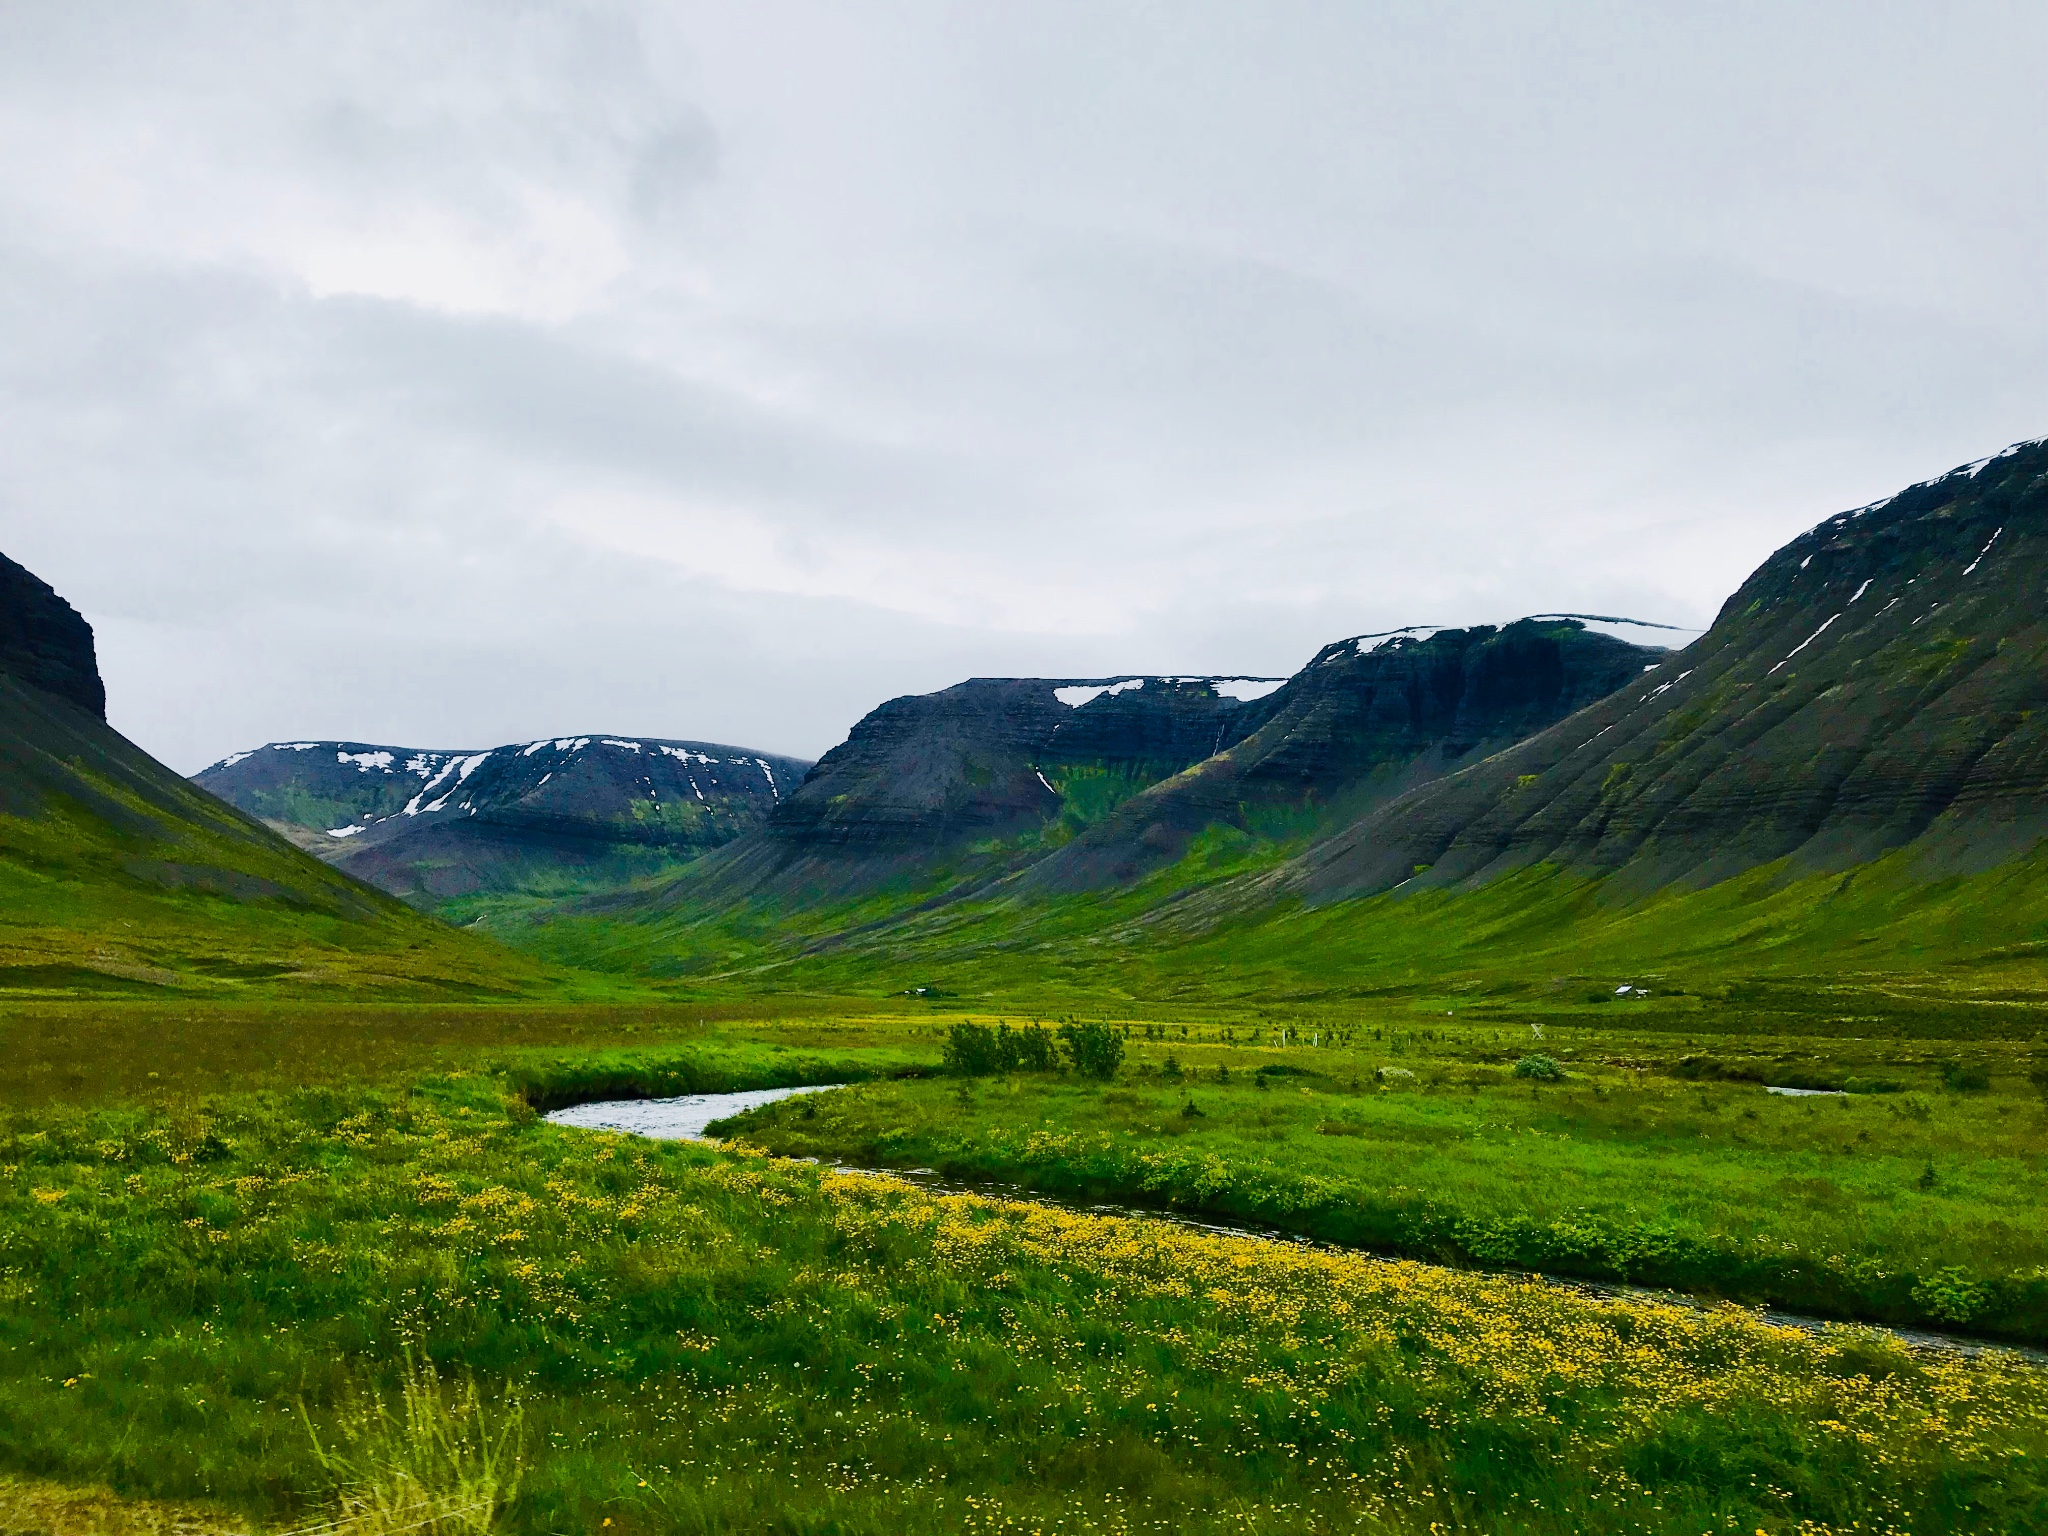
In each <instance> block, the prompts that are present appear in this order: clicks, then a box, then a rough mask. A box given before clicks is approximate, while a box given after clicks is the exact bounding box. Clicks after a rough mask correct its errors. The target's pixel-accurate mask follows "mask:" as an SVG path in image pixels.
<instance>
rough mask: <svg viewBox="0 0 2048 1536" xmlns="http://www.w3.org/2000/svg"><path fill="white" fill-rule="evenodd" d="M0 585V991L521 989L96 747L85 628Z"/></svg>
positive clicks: (499, 958) (393, 906) (212, 804)
mask: <svg viewBox="0 0 2048 1536" xmlns="http://www.w3.org/2000/svg"><path fill="white" fill-rule="evenodd" d="M0 575H4V577H5V580H4V583H0V987H10V988H24V987H25V988H33V989H56V990H78V989H86V990H94V991H104V990H116V991H119V990H134V989H141V990H150V989H153V988H156V987H161V986H201V987H204V986H208V985H217V984H222V983H228V982H236V981H255V980H282V979H290V978H295V979H299V980H307V981H320V982H327V983H350V984H368V985H375V986H378V987H381V988H384V989H386V990H389V989H392V988H397V989H400V990H402V991H414V992H418V991H431V992H439V993H447V992H450V991H456V992H465V993H466V992H474V991H477V990H479V989H485V990H505V989H508V988H517V987H521V986H525V985H528V984H531V983H533V982H534V981H536V980H537V979H538V974H539V973H538V972H537V970H536V969H535V968H534V967H533V966H532V964H531V963H530V962H528V961H525V960H523V959H521V958H520V957H517V956H514V955H511V954H508V953H506V952H504V951H501V950H499V949H498V948H497V947H496V946H494V945H491V944H489V943H487V942H485V941H483V940H480V939H477V938H473V937H470V936H468V935H463V934H458V933H454V932H452V931H451V930H449V929H447V928H445V927H443V926H442V925H440V924H438V923H434V922H431V921H429V920H428V919H425V918H422V917H420V916H419V915H418V914H417V913H414V912H413V911H411V910H410V909H409V908H407V907H405V906H403V905H402V904H400V903H398V902H396V901H393V900H392V899H391V898H389V897H387V896H385V895H383V894H382V893H381V892H378V891H375V890H372V889H371V888H370V887H368V886H366V885H363V884H361V883H359V882H357V881H355V880H352V879H350V878H348V877H347V876H346V875H343V874H341V873H339V872H338V871H335V870H332V869H329V868H328V867H327V866H325V865H324V864H321V863H320V862H318V861H317V860H314V859H310V858H308V857H307V856H306V855H305V854H303V853H301V852H299V851H298V850H297V849H295V848H293V847H292V846H291V845H290V844H288V843H286V842H285V841H283V840H282V839H281V838H278V837H277V836H275V835H274V834H272V833H270V832H268V831H266V830H265V829H263V828H262V827H260V826H258V825H257V824H256V823H254V822H252V821H250V820H249V819H248V818H247V817H245V816H243V815H242V814H241V813H240V812H238V811H235V810H233V809H232V808H230V807H228V806H226V805H223V804H222V803H221V802H220V801H218V800H216V799H214V798H213V797H212V796H211V795H208V794H206V793H204V792H203V791H201V790H199V789H196V788H194V787H193V786H192V785H191V784H189V783H187V782H186V781H185V780H184V779H182V778H180V777H179V776H178V775H177V774H176V773H174V772H172V771H171V770H170V769H169V768H166V767H165V766H164V765H163V764H161V763H159V762H157V761H156V760H155V759H153V758H151V757H150V756H149V755H148V754H147V753H145V752H143V751H141V750H140V749H139V748H137V747H136V746H134V745H133V744H132V743H130V742H129V741H127V740H126V739H124V738H123V737H121V736H120V735H118V734H117V733H115V732H114V731H112V730H110V729H109V728H108V727H107V725H106V724H105V722H104V721H103V720H102V719H101V718H100V709H101V707H102V705H103V700H104V698H105V694H104V691H103V689H102V687H101V683H100V678H99V670H98V667H97V665H96V664H95V661H94V657H93V647H92V631H91V629H90V627H89V626H88V625H87V624H86V622H85V620H84V619H83V618H81V617H79V615H78V614H77V613H75V612H74V611H72V609H71V608H70V606H69V605H68V604H66V603H64V602H63V600H62V599H61V598H58V597H57V596H56V594H55V593H53V592H51V591H50V589H49V588H48V587H47V586H44V585H43V584H42V583H41V582H39V581H36V580H35V579H34V578H33V577H29V576H28V575H27V573H26V572H23V571H21V569H20V567H19V566H13V565H11V563H10V565H9V566H8V567H7V569H6V570H5V572H4V573H0Z"/></svg>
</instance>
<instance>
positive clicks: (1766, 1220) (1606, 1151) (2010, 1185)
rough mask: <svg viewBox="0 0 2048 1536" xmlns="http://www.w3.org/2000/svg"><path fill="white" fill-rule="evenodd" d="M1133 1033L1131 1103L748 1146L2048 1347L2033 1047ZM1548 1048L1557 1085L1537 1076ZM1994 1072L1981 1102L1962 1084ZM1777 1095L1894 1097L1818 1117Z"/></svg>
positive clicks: (799, 1125)
mask: <svg viewBox="0 0 2048 1536" xmlns="http://www.w3.org/2000/svg"><path fill="white" fill-rule="evenodd" d="M1137 1034H1138V1039H1137V1041H1135V1042H1134V1050H1135V1052H1136V1055H1135V1057H1134V1060H1133V1062H1132V1063H1131V1064H1130V1065H1129V1066H1127V1068H1126V1070H1125V1072H1124V1074H1123V1078H1122V1080H1121V1081H1120V1082H1118V1083H1116V1084H1114V1085H1109V1086H1104V1085H1100V1084H1094V1083H1089V1082H1086V1081H1083V1080H1080V1079H1077V1078H1075V1077H1072V1076H1071V1075H1066V1076H1048V1075H1045V1074H1018V1075H1015V1076H1013V1077H1008V1078H988V1079H979V1080H974V1081H961V1080H958V1079H955V1080H952V1081H945V1082H938V1081H930V1082H918V1083H891V1084H886V1085H884V1084H874V1085H870V1086H868V1087H864V1088H861V1089H858V1090H849V1091H848V1092H846V1093H841V1094H833V1095H830V1096H829V1097H827V1098H825V1099H823V1100H817V1099H804V1100H801V1101H791V1102H787V1103H783V1104H777V1105H772V1106H769V1107H768V1108H765V1109H763V1110H760V1111H757V1112H755V1113H754V1114H752V1115H749V1116H747V1117H744V1118H743V1119H741V1120H739V1121H736V1122H734V1129H735V1133H736V1134H740V1135H743V1136H745V1137H746V1138H747V1139H748V1140H750V1141H752V1142H756V1143H758V1144H760V1145H762V1146H764V1147H767V1148H769V1149H771V1150H773V1151H776V1152H780V1153H786V1154H789V1155H795V1156H812V1157H827V1158H839V1159H843V1160H846V1161H849V1162H852V1163H855V1164H860V1165H867V1166H894V1167H931V1168H936V1169H938V1170H940V1171H941V1172H943V1173H947V1174H951V1175H955V1176H962V1177H971V1178H980V1179H991V1180H998V1181H1011V1182H1015V1183H1017V1184H1022V1185H1025V1186H1028V1187H1030V1188H1033V1189H1037V1190H1042V1191H1046V1192H1049V1193H1052V1194H1055V1195H1058V1196H1062V1197H1068V1198H1072V1199H1079V1200H1084V1201H1087V1200H1103V1199H1111V1200H1122V1201H1128V1202H1133V1203H1136V1204H1139V1205H1153V1206H1163V1207H1172V1208H1175V1209H1181V1210H1187V1211H1191V1212H1199V1213H1203V1214H1206V1215H1209V1216H1213V1217H1216V1218H1220V1219H1224V1220H1230V1221H1253V1222H1260V1223H1270V1224H1273V1225H1276V1226H1279V1227H1283V1228H1286V1229H1289V1230H1292V1231H1297V1232H1302V1233H1305V1234H1308V1235H1311V1236H1315V1237H1320V1238H1324V1239H1328V1240H1331V1241H1334V1242H1340V1243H1345V1244H1351V1245H1358V1246H1363V1247H1368V1248H1371V1249H1374V1250H1377V1251H1381V1252H1389V1253H1400V1254H1407V1255H1412V1256H1415V1257H1420V1258H1427V1259H1433V1260H1439V1261H1446V1262H1453V1263H1459V1264H1464V1265H1472V1266H1480V1267H1487V1268H1526V1269H1535V1270H1544V1271H1550V1272H1554V1273H1560V1274H1567V1275H1580V1276H1585V1277H1588V1278H1596V1279H1604V1280H1619V1281H1625V1282H1629V1283H1634V1284H1646V1285H1655V1286H1667V1287H1673V1288H1677V1289H1681V1290H1685V1291H1689V1292H1697V1293H1701V1294H1704V1295H1708V1296H1723V1297H1730V1298H1734V1299H1737V1300H1740V1301H1743V1302H1747V1303H1770V1304H1773V1305H1777V1306H1782V1307H1787V1308H1791V1309H1794V1310H1800V1311H1806V1312H1811V1313H1817V1314H1820V1315H1823V1316H1830V1317H1839V1318H1860V1319H1865V1320H1871V1321H1882V1322H1888V1323H1895V1324H1909V1325H1919V1326H1930V1327H1936V1328H1942V1327H1947V1328H1956V1327H1961V1328H1965V1329H1968V1330H1974V1331H1979V1332H1983V1333H1989V1334H1993V1335H2001V1336H2005V1337H2010V1338H2015V1339H2024V1340H2029V1341H2034V1342H2048V1173H2044V1154H2048V1102H2044V1099H2043V1094H2044V1092H2048V1087H2044V1086H2043V1085H2044V1084H2048V1057H2038V1056H2036V1055H2035V1054H2034V1053H2033V1049H2032V1048H2031V1047H2018V1048H2016V1047H2014V1046H2012V1045H2009V1044H1999V1043H1986V1042H1974V1043H1965V1044H1957V1043H1953V1042H1940V1041H1925V1040H1920V1041H1899V1040H1875V1041H1873V1040H1859V1041H1837V1040H1826V1039H1816V1038H1814V1037H1811V1036H1808V1037H1802V1038H1793V1039H1785V1038H1771V1037H1758V1036H1745V1037H1741V1038H1737V1039H1722V1040H1718V1041H1708V1042H1705V1043H1706V1044H1709V1045H1711V1046H1712V1047H1713V1049H1714V1050H1715V1052H1716V1054H1715V1055H1714V1056H1713V1057H1711V1058H1709V1057H1705V1056H1703V1055H1702V1053H1701V1052H1700V1050H1699V1048H1698V1046H1697V1045H1695V1044H1692V1043H1689V1042H1687V1041H1686V1040H1685V1039H1684V1038H1683V1037H1680V1038H1677V1039H1674V1038H1673V1037H1672V1036H1671V1035H1669V1034H1665V1033H1658V1034H1648V1035H1645V1034H1636V1033H1632V1032H1629V1031H1626V1030H1624V1029H1622V1028H1619V1027H1616V1028H1609V1029H1603V1030H1594V1029H1590V1028H1584V1027H1581V1028H1576V1029H1568V1030H1561V1029H1558V1028H1555V1027H1553V1028H1552V1029H1551V1030H1549V1032H1548V1037H1547V1038H1546V1039H1545V1040H1544V1041H1543V1042H1541V1043H1540V1045H1539V1044H1537V1043H1535V1042H1533V1041H1532V1037H1531V1035H1530V1033H1529V1031H1528V1030H1526V1029H1523V1030H1520V1031H1517V1032H1513V1033H1510V1032H1508V1031H1506V1030H1503V1029H1501V1028H1499V1027H1496V1026H1493V1025H1489V1024H1463V1025H1461V1024H1458V1023H1456V1022H1455V1021H1441V1022H1439V1023H1438V1024H1436V1025H1433V1026H1431V1027H1430V1028H1428V1029H1427V1030H1421V1029H1417V1028H1415V1027H1414V1025H1413V1024H1412V1023H1406V1022H1405V1021H1398V1020H1397V1021H1396V1022H1395V1023H1394V1024H1392V1025H1391V1027H1389V1026H1386V1025H1381V1026H1374V1027H1364V1026H1358V1025H1353V1026H1351V1027H1342V1026H1336V1027H1332V1026H1328V1025H1325V1026H1324V1027H1323V1028H1322V1029H1321V1030H1320V1031H1317V1032H1315V1034H1319V1035H1320V1037H1321V1040H1322V1042H1323V1043H1322V1044H1321V1045H1320V1046H1319V1047H1316V1046H1309V1045H1307V1044H1306V1043H1305V1042H1306V1041H1307V1040H1308V1039H1310V1038H1314V1037H1315V1035H1314V1034H1311V1033H1310V1032H1305V1031H1304V1032H1296V1033H1294V1035H1293V1038H1294V1039H1295V1040H1296V1041H1299V1042H1304V1043H1298V1044H1294V1045H1291V1046H1287V1047H1280V1046H1279V1044H1278V1041H1279V1039H1280V1029H1279V1028H1277V1027H1272V1026H1265V1027H1259V1026H1245V1025H1238V1026H1235V1027H1233V1026H1229V1025H1197V1026H1194V1027H1193V1028H1192V1029H1184V1028H1182V1027H1179V1026H1164V1027H1162V1026H1157V1025H1152V1026H1140V1027H1139V1028H1138V1030H1137ZM1147 1034H1151V1035H1154V1036H1163V1038H1156V1039H1153V1040H1147V1039H1146V1038H1145V1036H1146V1035H1147ZM1254 1037H1257V1043H1254ZM1333 1037H1334V1040H1335V1041H1336V1042H1340V1043H1333ZM1539 1049H1540V1050H1542V1051H1544V1052H1545V1053H1547V1054H1549V1055H1552V1056H1554V1057H1555V1058H1556V1059H1557V1060H1559V1061H1560V1062H1561V1063H1562V1064H1563V1065H1564V1068H1565V1071H1566V1073H1567V1076H1566V1077H1565V1079H1564V1080H1563V1081H1561V1082H1556V1083H1549V1082H1542V1081H1540V1080H1531V1079H1529V1078H1526V1077H1518V1076H1516V1075H1515V1073H1514V1071H1513V1064H1514V1063H1515V1061H1516V1059H1517V1058H1518V1057H1520V1056H1523V1055H1525V1054H1527V1053H1529V1052H1531V1051H1534V1050H1539ZM1682 1074H1690V1075H1691V1080H1688V1076H1687V1075H1682ZM1702 1074H1704V1075H1702ZM2030 1074H2031V1076H2030ZM1980 1075H1981V1080H1982V1081H1984V1082H1985V1083H1986V1084H1987V1085H1988V1086H1986V1087H1985V1088H1984V1089H1983V1090H1982V1091H1965V1092H1955V1091H1950V1089H1948V1088H1947V1087H1945V1086H1944V1078H1945V1077H1946V1078H1947V1079H1949V1080H1959V1081H1965V1082H1972V1083H1974V1082H1976V1081H1979V1080H1980ZM1730 1079H1733V1080H1730ZM1766 1082H1772V1083H1779V1084H1807V1085H1813V1086H1826V1085H1840V1084H1844V1083H1846V1084H1849V1085H1851V1086H1853V1087H1857V1088H1859V1089H1860V1088H1865V1087H1869V1088H1874V1089H1878V1090H1893V1091H1878V1092H1869V1093H1862V1092H1859V1093H1857V1094H1855V1095H1853V1096H1851V1097H1848V1098H1843V1099H1819V1098H1806V1099H1797V1098H1786V1097H1779V1096H1774V1095H1770V1094H1767V1093H1765V1092H1764V1089H1763V1086H1762V1084H1763V1083H1766Z"/></svg>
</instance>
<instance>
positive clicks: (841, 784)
mask: <svg viewBox="0 0 2048 1536" xmlns="http://www.w3.org/2000/svg"><path fill="white" fill-rule="evenodd" d="M1281 683H1282V680H1281V679H1279V678H1253V677H1141V676H1121V677H1108V678H1087V679H1083V678H1068V679H1062V678H1015V677H1010V678H972V679H969V680H968V681H967V682H964V683H958V684H955V685H954V686H953V687H951V688H946V689H942V690H940V691H939V692H937V693H927V694H915V695H910V696H907V697H904V698H898V699H891V700H889V701H888V702H887V703H886V704H883V705H881V706H880V707H879V708H877V709H875V710H873V711H871V712H870V713H869V714H868V715H866V716H865V717H864V718H863V719H861V720H860V722H859V723H858V724H856V725H855V726H854V728H853V730H852V732H851V733H850V734H849V735H848V736H847V738H846V740H845V741H844V742H842V743H841V744H840V745H839V746H837V747H834V748H833V749H832V750H831V751H830V752H827V753H826V754H825V755H824V757H822V758H820V759H819V760H818V763H817V766H816V767H814V768H812V769H811V771H810V773H809V774H808V775H807V776H806V777H805V779H804V780H803V783H802V784H801V785H800V786H799V787H798V788H797V790H796V791H795V793H793V794H791V795H790V796H789V797H788V798H787V799H785V800H784V801H783V802H782V803H781V804H780V805H778V806H776V808H775V810H774V813H773V814H772V815H770V816H769V817H768V818H767V820H766V821H765V822H764V823H763V824H762V826H761V827H760V828H759V829H758V830H757V831H755V832H753V833H750V834H749V835H748V836H746V837H744V838H741V839H739V840H737V841H736V842H734V843H733V844H732V845H731V846H729V847H727V848H724V849H721V850H719V852H717V853H716V854H713V855H712V856H710V857H709V858H707V859H705V860H703V861H702V862H701V863H700V864H699V865H698V866H696V867H694V868H693V869H692V870H690V871H689V872H688V876H687V889H688V890H689V891H691V892H693V893H698V894H702V895H704V896H706V897H707V898H709V899H715V900H720V901H723V900H726V899H729V898H730V897H731V896H733V895H735V894H742V893H743V894H747V895H758V896H766V897H772V898H774V899H777V900H780V901H784V902H787V903H790V904H796V905H802V904H807V903H812V902H816V901H821V900H833V899H839V898H845V897H850V896H855V895H858V894H860V893H863V892H867V891H872V890H875V889H877V888H879V887H881V886H884V885H887V884H889V883H890V882H892V881H897V882H900V881H905V880H908V881H910V882H912V883H919V884H929V883H930V882H932V881H933V880H935V879H940V878H947V879H952V878H966V879H968V880H970V881H972V880H976V879H982V878H991V877H993V876H996V875H1000V874H1002V873H1006V872H1008V870H1010V869H1011V868H1013V867H1015V866H1016V864H1017V863H1018V862H1020V861H1022V862H1029V861H1030V860H1032V859H1035V858H1038V857H1041V856H1043V854H1044V853H1045V852H1046V851H1047V850H1048V849H1050V848H1052V847H1056V846H1058V845H1059V844H1060V843H1061V842H1062V841H1064V840H1065V839H1067V838H1069V837H1071V836H1073V835H1074V833H1075V832H1077V831H1078V830H1080V829H1081V828H1083V827H1085V826H1087V825H1090V824H1091V823H1093V822H1094V821H1096V820H1099V819H1100V818H1101V817H1102V816H1105V815H1107V814H1108V813H1109V812H1110V811H1112V810H1113V809H1114V808H1115V807H1116V806H1117V805H1118V804H1119V803H1121V802H1122V801H1123V800H1124V799H1126V798H1127V797H1128V796H1130V795H1132V794H1135V793H1137V792H1138V791H1140V790H1142V789H1144V788H1145V787H1146V786H1148V785H1150V784H1153V783H1156V782H1157V781H1158V780H1160V779H1163V778H1166V777H1169V776H1171V775H1173V774H1176V773H1179V772H1180V771H1181V770H1182V769H1184V768H1186V767H1188V766H1189V765H1190V764H1192V763H1196V762H1199V761H1201V760H1202V759H1203V758H1206V757H1208V756H1210V755H1211V754H1213V753H1215V752H1216V751H1218V750H1220V749H1222V748H1224V747H1228V746H1230V745H1232V744H1234V743H1235V742H1237V741H1240V740H1242V739H1243V738H1244V737H1245V736H1246V735H1247V734H1249V733H1250V732H1251V731H1253V730H1256V729H1257V728H1258V726H1259V724H1260V723H1261V722H1262V721H1263V720H1264V719H1265V718H1266V715H1267V713H1268V711H1269V705H1268V704H1267V702H1266V700H1267V699H1268V698H1269V697H1270V696H1271V695H1272V694H1273V693H1274V691H1275V690H1277V689H1279V688H1280V686H1281ZM684 888H685V887H682V886H679V887H677V890H678V891H679V892H680V891H681V890H683V889H684ZM713 893H715V895H714V894H713Z"/></svg>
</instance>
